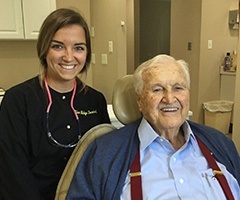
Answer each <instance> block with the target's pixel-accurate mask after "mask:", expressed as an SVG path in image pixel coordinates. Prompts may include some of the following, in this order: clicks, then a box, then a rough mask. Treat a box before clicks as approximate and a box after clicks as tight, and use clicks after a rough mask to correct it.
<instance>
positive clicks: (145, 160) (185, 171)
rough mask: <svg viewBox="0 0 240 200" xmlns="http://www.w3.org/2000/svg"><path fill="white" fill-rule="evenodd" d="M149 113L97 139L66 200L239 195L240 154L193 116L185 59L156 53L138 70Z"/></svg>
mask: <svg viewBox="0 0 240 200" xmlns="http://www.w3.org/2000/svg"><path fill="white" fill-rule="evenodd" d="M134 83H135V91H136V94H137V103H138V107H139V110H140V111H141V112H142V114H143V117H142V119H139V120H137V121H135V122H133V123H132V124H129V125H127V126H125V127H123V128H122V129H119V130H116V131H113V132H111V133H109V134H106V135H105V136H102V137H100V138H99V139H97V140H96V141H94V142H93V143H92V144H91V145H90V146H89V148H88V149H87V150H86V152H85V154H84V156H83V158H82V159H81V161H80V163H79V165H78V167H77V169H76V172H75V175H74V178H73V180H72V183H71V186H70V189H69V192H68V196H67V199H68V200H73V199H99V200H103V199H104V200H116V199H121V200H123V199H129V200H130V199H132V200H141V199H151V200H153V199H171V200H173V199H174V200H175V199H184V200H187V199H199V200H204V199H211V200H215V199H216V200H222V199H240V186H239V185H240V159H239V155H238V153H237V151H236V148H235V146H234V144H233V142H232V141H231V140H230V139H228V138H227V137H226V136H225V135H224V134H222V133H221V132H219V131H217V130H215V129H213V128H210V127H206V126H203V125H200V124H197V123H193V122H191V121H187V120H186V117H187V114H188V111H189V90H190V75H189V71H188V66H187V64H186V63H185V62H184V61H183V60H175V59H174V58H172V57H170V56H167V55H158V56H156V57H154V58H152V59H151V60H148V61H146V62H144V63H143V64H142V65H140V66H139V67H138V68H137V69H136V71H135V73H134Z"/></svg>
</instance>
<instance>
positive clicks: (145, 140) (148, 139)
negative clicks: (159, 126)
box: [138, 117, 198, 150]
mask: <svg viewBox="0 0 240 200" xmlns="http://www.w3.org/2000/svg"><path fill="white" fill-rule="evenodd" d="M182 129H183V133H184V137H185V140H186V143H191V144H192V146H193V148H194V150H196V149H198V145H197V141H196V138H195V136H194V134H193V132H192V129H191V127H190V125H189V123H188V122H187V121H185V122H184V123H183V125H182ZM138 137H139V140H140V149H142V150H144V149H145V148H146V147H148V146H149V145H150V144H151V143H152V142H153V141H154V140H155V139H156V138H160V136H159V135H158V134H157V133H156V132H155V131H154V130H153V128H152V126H151V125H150V124H149V123H148V121H147V120H146V119H145V118H144V117H143V118H142V120H141V123H140V125H139V127H138Z"/></svg>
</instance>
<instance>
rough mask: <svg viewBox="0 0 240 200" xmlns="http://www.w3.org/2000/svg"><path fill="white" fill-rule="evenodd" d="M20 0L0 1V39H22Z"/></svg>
mask: <svg viewBox="0 0 240 200" xmlns="http://www.w3.org/2000/svg"><path fill="white" fill-rule="evenodd" d="M23 32H24V30H23V19H22V5H21V0H0V39H9V38H12V39H23V38H24V34H23Z"/></svg>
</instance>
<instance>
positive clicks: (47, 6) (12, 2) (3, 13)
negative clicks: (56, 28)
mask: <svg viewBox="0 0 240 200" xmlns="http://www.w3.org/2000/svg"><path fill="white" fill-rule="evenodd" d="M55 9H56V0H0V39H37V37H38V31H39V29H40V27H41V25H42V22H43V21H44V19H45V18H46V17H47V16H48V15H49V14H50V13H51V12H52V11H53V10H55Z"/></svg>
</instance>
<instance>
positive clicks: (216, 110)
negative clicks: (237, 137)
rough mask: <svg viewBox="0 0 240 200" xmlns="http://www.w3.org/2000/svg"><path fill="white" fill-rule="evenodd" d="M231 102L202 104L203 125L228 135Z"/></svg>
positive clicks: (220, 101)
mask: <svg viewBox="0 0 240 200" xmlns="http://www.w3.org/2000/svg"><path fill="white" fill-rule="evenodd" d="M232 108H233V102H232V101H222V100H219V101H209V102H205V103H203V109H204V124H205V125H207V126H211V127H213V128H216V129H218V130H219V131H221V132H222V133H224V134H228V132H229V126H230V121H231V114H232Z"/></svg>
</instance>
